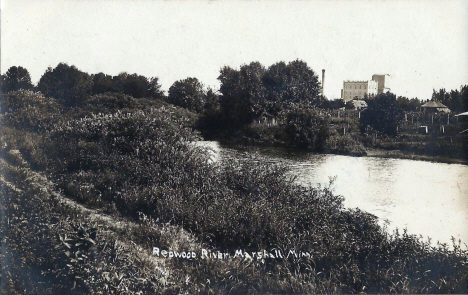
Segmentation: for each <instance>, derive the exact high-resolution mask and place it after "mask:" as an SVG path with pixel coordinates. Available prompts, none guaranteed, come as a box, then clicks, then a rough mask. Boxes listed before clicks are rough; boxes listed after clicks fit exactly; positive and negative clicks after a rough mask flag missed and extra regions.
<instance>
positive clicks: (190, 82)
mask: <svg viewBox="0 0 468 295" xmlns="http://www.w3.org/2000/svg"><path fill="white" fill-rule="evenodd" d="M167 101H168V102H169V103H171V104H174V105H177V106H180V107H183V108H186V109H188V110H190V111H193V112H197V113H200V112H202V111H203V109H204V106H205V92H204V90H203V84H202V83H200V81H198V79H197V78H186V79H183V80H179V81H175V82H174V83H173V84H172V86H171V87H170V88H169V94H168V96H167Z"/></svg>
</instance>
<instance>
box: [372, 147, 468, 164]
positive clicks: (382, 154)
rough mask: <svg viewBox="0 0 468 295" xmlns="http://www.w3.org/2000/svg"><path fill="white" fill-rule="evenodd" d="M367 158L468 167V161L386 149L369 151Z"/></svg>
mask: <svg viewBox="0 0 468 295" xmlns="http://www.w3.org/2000/svg"><path fill="white" fill-rule="evenodd" d="M366 156H367V157H378V158H392V159H407V160H415V161H428V162H437V163H446V164H462V165H468V160H464V159H457V158H449V157H444V156H429V155H419V154H415V153H411V152H405V151H401V150H385V149H375V148H374V149H367V155H366Z"/></svg>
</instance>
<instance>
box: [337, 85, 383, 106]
mask: <svg viewBox="0 0 468 295" xmlns="http://www.w3.org/2000/svg"><path fill="white" fill-rule="evenodd" d="M377 91H378V83H377V81H374V80H369V81H344V82H343V89H341V99H343V100H344V101H345V102H347V101H350V100H353V99H354V98H358V99H362V98H364V97H365V96H374V95H377Z"/></svg>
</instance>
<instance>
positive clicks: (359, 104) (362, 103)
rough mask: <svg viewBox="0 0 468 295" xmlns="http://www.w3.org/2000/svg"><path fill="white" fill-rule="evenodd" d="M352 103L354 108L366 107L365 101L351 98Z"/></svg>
mask: <svg viewBox="0 0 468 295" xmlns="http://www.w3.org/2000/svg"><path fill="white" fill-rule="evenodd" d="M353 105H354V107H355V108H366V107H367V103H366V102H365V101H363V100H353Z"/></svg>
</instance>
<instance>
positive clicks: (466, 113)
mask: <svg viewBox="0 0 468 295" xmlns="http://www.w3.org/2000/svg"><path fill="white" fill-rule="evenodd" d="M458 116H468V112H464V113H461V114H458V115H455V117H458Z"/></svg>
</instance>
